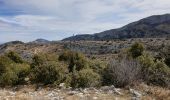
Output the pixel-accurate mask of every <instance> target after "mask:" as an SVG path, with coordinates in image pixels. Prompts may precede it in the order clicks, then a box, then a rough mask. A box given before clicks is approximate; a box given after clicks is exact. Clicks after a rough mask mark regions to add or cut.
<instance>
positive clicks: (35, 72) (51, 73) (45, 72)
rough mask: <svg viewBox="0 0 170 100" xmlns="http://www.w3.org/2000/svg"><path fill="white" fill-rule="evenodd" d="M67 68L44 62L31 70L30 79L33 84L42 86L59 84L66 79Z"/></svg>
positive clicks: (51, 62)
mask: <svg viewBox="0 0 170 100" xmlns="http://www.w3.org/2000/svg"><path fill="white" fill-rule="evenodd" d="M66 74H67V68H66V67H64V66H63V64H60V63H58V62H53V61H49V62H44V63H43V64H41V65H38V66H34V67H33V68H32V73H31V77H32V80H33V81H34V82H39V83H44V84H53V83H55V84H59V83H62V82H63V81H64V79H65V77H66Z"/></svg>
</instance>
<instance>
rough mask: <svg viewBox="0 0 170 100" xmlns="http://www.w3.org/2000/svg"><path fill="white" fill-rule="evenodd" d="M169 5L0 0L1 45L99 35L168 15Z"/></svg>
mask: <svg viewBox="0 0 170 100" xmlns="http://www.w3.org/2000/svg"><path fill="white" fill-rule="evenodd" d="M40 2H41V3H40ZM153 2H154V5H153ZM169 4H170V1H169V0H150V1H147V0H131V1H129V0H115V1H113V0H102V1H101V0H94V1H88V0H83V1H81V0H70V1H67V0H62V1H61V0H29V1H24V2H23V0H0V37H1V38H0V43H1V44H2V43H5V42H9V41H16V40H19V41H23V42H29V41H34V40H36V39H39V38H42V39H46V40H50V41H52V40H53V41H57V40H61V39H64V38H67V37H70V36H73V34H75V35H78V34H94V33H99V32H102V31H106V30H109V29H115V28H120V27H122V26H124V25H126V24H129V23H131V22H134V21H138V20H140V19H142V18H145V17H149V16H152V15H162V14H169V13H170V6H169Z"/></svg>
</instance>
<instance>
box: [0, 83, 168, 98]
mask: <svg viewBox="0 0 170 100" xmlns="http://www.w3.org/2000/svg"><path fill="white" fill-rule="evenodd" d="M139 89H140V90H139ZM0 100H170V91H169V90H165V89H163V88H155V87H148V86H147V85H141V86H139V87H138V88H135V89H132V88H127V89H119V88H115V87H114V86H103V87H101V88H98V89H97V88H85V89H81V88H79V89H71V88H64V87H60V88H49V87H43V88H41V87H39V88H35V87H34V86H19V87H15V88H5V89H0Z"/></svg>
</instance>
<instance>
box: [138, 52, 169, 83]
mask: <svg viewBox="0 0 170 100" xmlns="http://www.w3.org/2000/svg"><path fill="white" fill-rule="evenodd" d="M139 61H140V62H141V65H142V75H143V80H144V81H145V82H147V83H148V84H154V85H160V86H169V85H170V84H169V82H170V69H169V68H168V66H167V65H166V64H165V63H164V62H163V61H159V60H156V61H155V59H154V58H153V57H152V56H150V55H149V54H145V55H143V56H141V57H139Z"/></svg>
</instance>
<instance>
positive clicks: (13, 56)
mask: <svg viewBox="0 0 170 100" xmlns="http://www.w3.org/2000/svg"><path fill="white" fill-rule="evenodd" d="M6 56H7V57H8V58H10V59H11V60H12V61H14V62H15V63H23V62H24V61H23V60H22V58H21V57H20V56H19V55H18V54H17V53H16V52H13V51H10V52H8V53H7V54H6Z"/></svg>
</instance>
